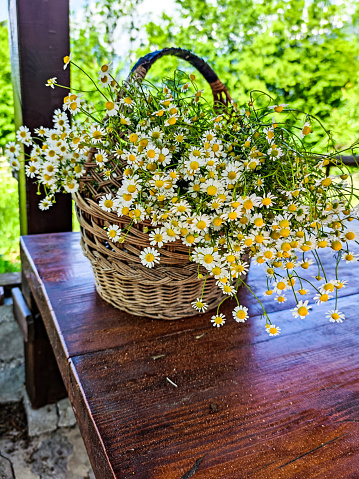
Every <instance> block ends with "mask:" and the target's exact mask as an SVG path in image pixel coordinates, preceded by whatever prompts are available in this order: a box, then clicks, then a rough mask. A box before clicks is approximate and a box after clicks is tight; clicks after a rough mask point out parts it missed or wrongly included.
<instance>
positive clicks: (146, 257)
mask: <svg viewBox="0 0 359 479" xmlns="http://www.w3.org/2000/svg"><path fill="white" fill-rule="evenodd" d="M159 256H160V253H159V252H158V251H157V250H156V249H155V248H145V249H144V250H143V251H142V252H141V253H140V260H141V263H142V264H143V265H144V266H146V267H147V268H153V267H154V266H155V264H156V263H159V262H160V259H159Z"/></svg>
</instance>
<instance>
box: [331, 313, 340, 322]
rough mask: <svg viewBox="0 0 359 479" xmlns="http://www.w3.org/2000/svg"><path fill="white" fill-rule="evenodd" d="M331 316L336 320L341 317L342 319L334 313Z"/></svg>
mask: <svg viewBox="0 0 359 479" xmlns="http://www.w3.org/2000/svg"><path fill="white" fill-rule="evenodd" d="M331 316H332V318H333V319H335V320H337V319H339V317H340V316H339V314H338V313H332V314H331Z"/></svg>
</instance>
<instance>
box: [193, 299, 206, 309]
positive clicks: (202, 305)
mask: <svg viewBox="0 0 359 479" xmlns="http://www.w3.org/2000/svg"><path fill="white" fill-rule="evenodd" d="M191 305H192V307H193V308H194V309H196V310H197V311H199V312H200V313H204V312H205V311H206V310H207V308H208V304H206V303H205V302H204V301H202V299H201V298H197V299H196V301H192V303H191Z"/></svg>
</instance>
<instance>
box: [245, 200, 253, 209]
mask: <svg viewBox="0 0 359 479" xmlns="http://www.w3.org/2000/svg"><path fill="white" fill-rule="evenodd" d="M243 207H244V208H245V209H246V210H251V209H252V208H253V201H252V200H246V201H245V202H244V203H243Z"/></svg>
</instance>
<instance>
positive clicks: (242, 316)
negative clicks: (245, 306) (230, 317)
mask: <svg viewBox="0 0 359 479" xmlns="http://www.w3.org/2000/svg"><path fill="white" fill-rule="evenodd" d="M236 315H237V318H238V319H244V318H245V317H246V313H245V311H243V310H242V309H240V310H239V311H237V313H236Z"/></svg>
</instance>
